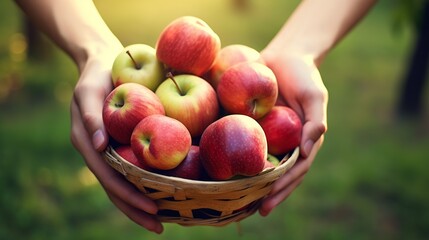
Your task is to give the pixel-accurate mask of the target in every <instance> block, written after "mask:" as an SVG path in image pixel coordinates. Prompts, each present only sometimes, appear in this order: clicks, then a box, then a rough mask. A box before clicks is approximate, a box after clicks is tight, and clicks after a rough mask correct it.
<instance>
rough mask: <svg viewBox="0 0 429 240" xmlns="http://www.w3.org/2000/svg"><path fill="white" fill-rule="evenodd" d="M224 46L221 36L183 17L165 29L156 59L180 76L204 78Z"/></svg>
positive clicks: (189, 18)
mask: <svg viewBox="0 0 429 240" xmlns="http://www.w3.org/2000/svg"><path fill="white" fill-rule="evenodd" d="M220 46H221V43H220V38H219V36H218V35H217V34H216V33H215V32H214V31H213V30H212V29H211V28H210V26H209V25H208V24H207V23H206V22H204V21H203V20H202V19H200V18H197V17H193V16H183V17H179V18H177V19H175V20H173V21H172V22H171V23H170V24H168V25H167V26H166V27H165V28H164V29H163V31H162V32H161V34H160V36H159V38H158V40H157V43H156V56H157V57H158V59H159V60H160V61H161V62H163V63H164V64H165V65H166V66H167V67H168V68H171V69H173V70H175V71H177V72H179V73H190V74H194V75H197V76H202V75H203V74H204V73H205V72H207V71H208V70H209V69H210V67H211V66H212V64H213V61H214V59H215V58H216V55H217V53H218V52H219V50H220Z"/></svg>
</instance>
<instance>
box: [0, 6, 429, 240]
mask: <svg viewBox="0 0 429 240" xmlns="http://www.w3.org/2000/svg"><path fill="white" fill-rule="evenodd" d="M297 2H298V1H292V2H284V1H267V2H261V1H251V3H252V4H254V5H253V6H254V7H253V8H252V9H251V11H250V12H247V13H241V14H237V13H235V12H233V11H232V10H231V7H230V5H228V4H230V2H210V3H205V4H191V3H193V1H192V0H186V1H185V2H184V3H182V4H179V3H175V2H169V3H168V4H167V3H164V2H159V3H158V2H157V3H155V2H153V3H152V2H151V3H149V2H147V3H145V4H147V5H145V6H147V7H146V8H143V7H142V5H143V4H141V3H140V1H137V0H128V1H127V4H123V3H122V2H121V3H119V2H118V1H96V3H97V5H98V6H99V8H100V10H101V12H102V14H103V16H104V17H105V18H106V20H107V22H108V23H109V25H110V26H111V28H112V30H113V31H114V32H115V33H116V34H117V35H118V36H119V38H120V39H121V41H123V43H124V44H131V43H135V42H147V43H149V44H154V43H155V40H156V37H157V34H158V33H159V31H160V29H161V28H162V27H163V26H164V25H165V24H166V23H168V22H169V21H170V20H172V19H173V18H175V17H177V16H179V15H185V14H189V15H197V16H200V17H202V18H204V19H206V20H207V22H208V23H209V24H210V25H211V26H212V27H213V28H214V29H215V30H216V31H218V32H219V35H220V36H221V38H222V40H223V44H228V43H234V42H239V43H245V44H248V45H250V46H253V47H255V48H257V49H261V48H262V47H263V46H264V45H265V44H266V43H267V42H268V41H269V39H270V38H271V37H272V36H273V35H274V34H275V32H276V30H277V29H278V27H279V26H280V25H281V23H282V22H283V21H284V19H286V18H287V16H288V15H289V14H290V12H291V11H292V9H293V7H294V6H295V5H296V4H297ZM0 9H1V10H0V11H1V13H2V14H3V15H4V16H5V18H4V19H5V22H3V21H2V23H1V24H0V35H1V36H2V38H0V63H1V64H0V65H1V67H0V81H1V86H2V87H0V90H1V91H0V93H3V95H0V109H1V111H0V169H1V170H2V173H1V174H0V176H1V181H0V189H1V192H2V194H1V195H0V219H1V222H2V224H1V225H0V239H32V240H33V239H123V238H128V239H207V240H209V239H219V238H224V239H236V238H241V239H246V240H247V239H281V238H288V239H426V238H428V236H429V230H428V229H429V220H428V219H429V204H428V203H429V194H428V193H427V191H426V190H427V189H428V187H429V177H428V175H427V173H426V172H427V169H428V164H427V160H428V156H429V150H428V149H427V146H428V145H429V127H428V118H427V117H423V118H422V119H417V120H416V119H414V120H413V119H406V118H398V117H397V116H396V114H395V104H396V100H397V99H396V98H397V96H398V91H399V90H400V87H401V85H400V84H401V82H400V81H401V78H402V75H403V72H404V70H405V67H406V64H407V57H408V51H409V50H410V47H411V46H412V40H413V39H412V35H411V33H410V32H409V31H407V30H405V31H404V32H403V33H402V34H396V33H394V32H392V30H391V19H390V15H389V13H390V12H389V9H388V5H387V4H386V3H385V2H382V3H381V4H379V5H378V6H377V7H376V8H375V9H374V10H373V11H372V12H371V13H370V14H369V16H368V17H367V18H366V19H365V20H364V21H363V22H361V23H360V24H359V25H358V26H357V27H356V28H355V29H354V30H353V32H352V33H351V34H350V35H348V36H347V37H346V38H345V39H344V41H342V42H341V43H340V44H339V45H338V46H337V47H336V48H335V49H334V50H333V52H332V53H331V54H330V55H329V56H328V57H327V59H326V61H325V62H324V64H323V65H322V67H321V73H322V76H323V78H324V82H325V84H326V86H327V87H328V89H329V92H330V104H329V109H328V117H329V131H328V133H327V134H326V139H325V143H324V146H323V148H322V149H321V151H320V152H319V155H318V157H317V159H316V161H315V162H314V164H313V167H312V169H311V171H310V172H309V173H308V174H307V175H306V178H305V181H304V182H303V184H302V185H301V186H300V187H299V188H298V189H297V190H296V191H295V192H294V193H293V194H292V195H291V196H290V197H289V198H288V199H287V200H286V201H285V202H283V203H282V204H281V205H280V206H279V207H278V208H277V209H276V210H275V211H274V212H273V213H272V214H271V215H270V216H268V217H266V218H262V217H260V216H259V215H257V214H256V215H254V216H251V217H249V218H248V219H246V220H244V221H243V222H241V223H240V225H239V226H237V225H236V224H231V225H228V226H226V227H222V228H215V227H182V226H178V225H174V224H166V225H165V228H166V229H165V233H164V234H162V235H160V236H157V235H154V234H151V233H149V232H147V231H146V230H144V229H142V228H141V227H139V226H137V225H136V224H134V223H132V222H131V221H130V220H129V219H127V218H126V217H125V216H123V215H122V214H121V213H120V212H119V211H118V210H117V209H116V208H115V207H114V206H113V205H112V204H111V202H110V201H109V200H108V198H107V197H106V195H105V193H104V192H103V190H102V188H101V187H100V186H99V184H98V182H97V181H96V179H95V178H94V177H93V176H92V174H91V173H90V172H89V170H88V169H87V168H86V167H85V164H84V162H83V161H82V159H81V156H80V155H79V153H77V152H76V151H75V150H74V149H73V147H72V146H71V143H70V140H69V131H70V120H69V109H68V102H69V99H70V97H71V91H72V89H73V85H74V82H75V81H76V79H77V72H76V69H75V67H74V66H73V64H72V62H71V61H70V60H69V59H68V58H67V57H66V56H65V55H64V54H63V53H61V52H59V51H58V50H56V49H54V51H53V52H52V55H51V56H50V58H48V59H44V60H43V61H34V60H26V61H17V62H16V61H15V62H14V61H12V60H11V59H12V58H11V56H10V50H9V45H10V41H11V39H13V38H12V36H14V35H15V34H16V33H17V32H19V14H18V13H19V12H18V11H17V9H16V7H15V6H13V4H12V3H11V2H8V1H6V2H1V3H0ZM149 9H154V10H149ZM269 9H270V11H269ZM219 13H222V14H219ZM152 19H156V20H157V21H154V20H152ZM124 26H127V27H124ZM6 85H7V86H9V87H8V88H6V87H5V86H6ZM2 89H3V90H2ZM4 89H6V90H7V91H6V90H4ZM2 91H3V92H2ZM426 92H427V90H426ZM64 94H65V95H64ZM1 96H3V97H1ZM428 106H429V105H428V101H427V99H426V115H427V110H428Z"/></svg>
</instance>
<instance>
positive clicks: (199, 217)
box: [103, 147, 299, 226]
mask: <svg viewBox="0 0 429 240" xmlns="http://www.w3.org/2000/svg"><path fill="white" fill-rule="evenodd" d="M298 155H299V149H298V148H296V149H295V150H294V151H293V152H292V153H291V154H289V155H287V156H285V157H284V158H283V159H282V161H281V162H280V164H279V165H278V166H277V167H275V168H271V169H266V170H264V171H263V172H262V173H260V174H259V175H257V176H254V177H246V178H241V179H235V180H228V181H196V180H188V179H183V178H177V177H170V176H164V175H160V174H156V173H152V172H149V171H146V170H143V169H141V168H138V167H136V166H134V165H132V164H131V163H129V162H128V161H126V160H124V159H123V158H122V157H120V156H119V155H118V154H117V153H116V152H115V151H114V150H113V148H111V147H108V148H107V149H106V151H105V152H104V154H103V156H104V159H105V160H106V161H107V162H108V164H109V165H110V166H112V167H113V168H115V169H116V170H117V171H119V172H120V173H122V174H123V175H124V176H125V177H126V178H127V179H128V180H129V181H130V182H132V183H133V184H134V185H135V186H136V187H137V188H138V189H140V191H142V192H144V193H145V194H146V196H147V197H149V198H151V199H153V200H154V201H155V202H156V203H157V206H158V208H159V209H160V210H159V212H158V218H159V220H160V221H161V222H170V223H178V224H181V225H186V226H194V225H205V226H223V225H226V224H228V223H231V222H238V221H240V220H242V219H244V218H246V217H248V216H250V215H252V214H253V213H255V211H256V210H257V209H258V207H259V205H260V202H261V200H262V198H264V197H265V196H266V195H267V194H268V193H269V192H270V190H271V188H272V183H274V181H276V180H277V179H278V178H279V177H281V176H282V175H283V174H284V173H285V172H286V171H287V170H288V169H290V168H291V167H292V166H293V165H294V164H295V161H296V159H297V158H298Z"/></svg>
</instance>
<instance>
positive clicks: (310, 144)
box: [304, 140, 314, 156]
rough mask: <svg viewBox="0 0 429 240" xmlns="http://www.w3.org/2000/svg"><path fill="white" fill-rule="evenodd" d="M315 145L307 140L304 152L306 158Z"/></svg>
mask: <svg viewBox="0 0 429 240" xmlns="http://www.w3.org/2000/svg"><path fill="white" fill-rule="evenodd" d="M313 145H314V142H313V140H307V142H305V144H304V152H305V155H306V156H308V155H310V152H311V149H312V148H313Z"/></svg>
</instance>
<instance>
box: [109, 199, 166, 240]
mask: <svg viewBox="0 0 429 240" xmlns="http://www.w3.org/2000/svg"><path fill="white" fill-rule="evenodd" d="M110 199H111V201H112V202H113V203H114V204H115V206H116V207H117V208H119V209H120V210H121V211H122V212H123V213H124V214H125V215H126V216H127V217H128V218H129V219H131V220H132V221H134V222H135V223H137V224H139V225H140V226H142V227H144V228H146V229H147V230H149V231H152V232H154V233H157V234H160V233H162V232H163V226H162V224H161V222H160V221H159V220H158V219H157V218H156V217H155V216H154V215H150V214H147V213H146V212H144V211H141V210H139V209H136V208H134V207H132V206H130V205H128V204H127V203H126V202H124V201H122V199H120V198H118V197H116V196H114V195H112V196H110Z"/></svg>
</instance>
